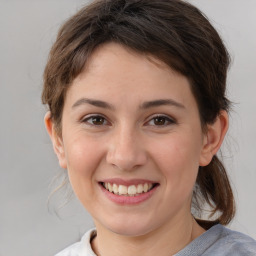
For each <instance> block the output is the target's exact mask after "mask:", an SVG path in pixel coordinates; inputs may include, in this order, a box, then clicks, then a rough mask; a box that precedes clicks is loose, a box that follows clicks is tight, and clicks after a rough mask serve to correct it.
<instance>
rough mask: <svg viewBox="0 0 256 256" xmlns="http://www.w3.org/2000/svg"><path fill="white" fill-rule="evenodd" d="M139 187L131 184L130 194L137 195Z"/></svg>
mask: <svg viewBox="0 0 256 256" xmlns="http://www.w3.org/2000/svg"><path fill="white" fill-rule="evenodd" d="M136 193H137V189H136V187H135V185H131V186H129V187H128V195H136Z"/></svg>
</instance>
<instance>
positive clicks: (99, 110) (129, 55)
mask: <svg viewBox="0 0 256 256" xmlns="http://www.w3.org/2000/svg"><path fill="white" fill-rule="evenodd" d="M55 144H56V148H57V149H56V151H57V153H58V157H59V162H60V165H61V166H62V167H63V168H67V170H68V175H69V179H70V182H71V185H72V187H73V189H74V192H75V194H76V195H77V197H78V198H79V199H80V201H81V203H82V204H83V205H84V207H85V208H86V209H87V210H88V211H89V212H90V214H91V215H92V217H93V219H94V221H95V223H96V227H97V228H104V229H107V230H110V231H113V232H115V233H118V234H124V235H131V236H133V235H134V236H135V235H136V236H137V235H143V234H147V233H149V232H151V231H153V230H156V229H158V228H160V227H161V226H163V225H167V224H168V223H169V224H171V223H174V221H177V219H182V218H187V217H188V216H191V215H190V204H191V195H192V190H193V186H194V184H195V180H196V176H197V172H198V167H199V165H204V164H205V161H206V160H205V148H206V144H207V138H206V135H204V134H203V132H202V129H201V123H200V117H199V112H198V107H197V103H196V101H195V98H194V96H193V94H192V92H191V89H190V85H189V82H188V80H187V79H186V77H184V76H182V75H180V74H177V73H176V72H174V71H173V70H171V69H170V68H169V67H167V66H166V65H165V64H164V63H162V62H160V61H159V60H156V59H154V58H153V57H150V56H144V55H139V54H136V53H134V52H132V51H129V50H127V49H125V48H124V47H122V46H120V45H118V44H114V43H109V44H105V45H103V46H101V47H100V48H98V49H97V50H96V51H95V52H94V53H93V55H92V56H91V58H90V61H89V63H88V65H87V67H86V69H85V70H84V71H83V72H82V73H81V74H80V75H79V76H78V77H77V78H76V79H75V80H74V81H73V84H72V85H71V87H70V89H69V90H68V92H67V95H66V99H65V105H64V109H63V118H62V137H61V138H57V139H56V141H55Z"/></svg>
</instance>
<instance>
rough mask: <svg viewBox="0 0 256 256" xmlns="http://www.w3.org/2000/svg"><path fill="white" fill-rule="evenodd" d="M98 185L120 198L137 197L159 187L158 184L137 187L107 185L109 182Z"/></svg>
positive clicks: (145, 184) (144, 184)
mask: <svg viewBox="0 0 256 256" xmlns="http://www.w3.org/2000/svg"><path fill="white" fill-rule="evenodd" d="M100 185H101V186H102V187H103V188H104V189H106V190H107V191H109V192H111V193H113V194H115V195H120V196H139V195H141V194H144V193H147V192H149V191H150V190H152V189H153V188H155V187H156V186H158V185H159V183H143V184H138V185H130V186H125V185H118V184H115V183H113V184H112V183H109V182H100Z"/></svg>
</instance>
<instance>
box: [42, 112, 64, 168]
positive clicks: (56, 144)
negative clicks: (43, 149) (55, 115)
mask: <svg viewBox="0 0 256 256" xmlns="http://www.w3.org/2000/svg"><path fill="white" fill-rule="evenodd" d="M44 123H45V127H46V130H47V132H48V134H49V136H50V138H51V141H52V145H53V149H54V152H55V153H56V155H57V157H58V159H59V165H60V167H62V168H64V169H66V168H67V162H66V157H65V151H64V145H63V141H62V138H61V137H60V136H59V135H58V134H57V132H56V129H55V127H54V124H53V122H52V119H51V112H50V111H48V112H47V113H46V114H45V117H44Z"/></svg>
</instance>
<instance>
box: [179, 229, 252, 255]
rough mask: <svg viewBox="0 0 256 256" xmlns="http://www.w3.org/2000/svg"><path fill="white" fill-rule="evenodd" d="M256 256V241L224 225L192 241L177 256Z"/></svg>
mask: <svg viewBox="0 0 256 256" xmlns="http://www.w3.org/2000/svg"><path fill="white" fill-rule="evenodd" d="M188 255H189V256H199V255H200V256H201V255H202V256H212V255H218V256H228V255H232V256H256V241H255V240H254V239H252V238H251V237H249V236H247V235H245V234H242V233H240V232H237V231H233V230H230V229H228V228H226V227H224V226H222V225H216V226H213V227H212V228H210V229H209V230H207V231H206V232H205V233H204V234H202V235H201V236H200V237H198V238H197V239H195V240H194V241H192V242H191V243H190V244H189V245H188V246H187V247H185V248H184V249H183V250H181V251H180V252H179V253H177V254H176V256H188Z"/></svg>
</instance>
